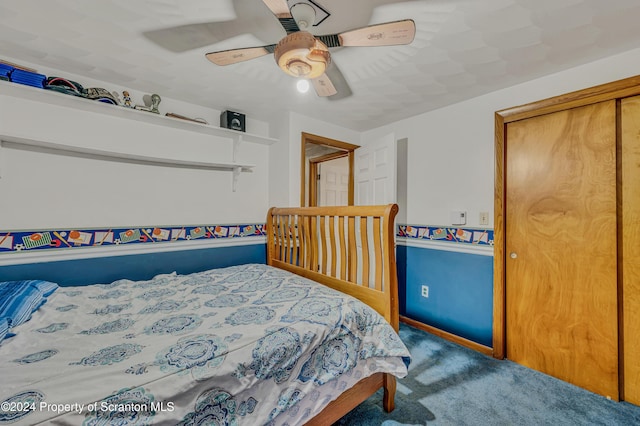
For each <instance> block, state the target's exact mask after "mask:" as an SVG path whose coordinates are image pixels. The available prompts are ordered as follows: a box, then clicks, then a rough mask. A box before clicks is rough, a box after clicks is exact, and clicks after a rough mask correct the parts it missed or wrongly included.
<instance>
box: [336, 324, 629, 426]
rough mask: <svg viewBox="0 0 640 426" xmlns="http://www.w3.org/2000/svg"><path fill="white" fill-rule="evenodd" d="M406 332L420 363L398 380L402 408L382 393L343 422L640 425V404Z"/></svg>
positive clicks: (402, 330) (406, 328)
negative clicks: (387, 403) (387, 406)
mask: <svg viewBox="0 0 640 426" xmlns="http://www.w3.org/2000/svg"><path fill="white" fill-rule="evenodd" d="M400 337H401V338H402V340H403V341H404V342H405V344H406V345H407V347H408V348H409V350H410V351H411V354H412V356H413V361H412V363H411V366H410V368H409V375H408V376H407V377H406V378H404V379H401V380H398V391H397V393H396V409H395V410H394V411H393V412H392V413H385V412H384V410H383V409H382V393H381V392H382V391H378V393H377V394H375V395H373V396H372V397H371V398H369V399H368V400H366V401H365V402H364V403H362V404H361V405H360V406H358V407H357V408H356V409H355V410H354V411H352V412H351V413H349V414H347V415H346V416H345V417H343V418H342V419H340V420H339V421H338V422H337V423H336V425H349V426H352V425H367V426H369V425H381V426H401V425H425V424H428V425H430V426H431V425H456V426H457V425H562V426H564V425H640V407H638V406H635V405H632V404H628V403H625V402H614V401H609V400H607V399H606V398H604V397H601V396H599V395H596V394H593V393H591V392H588V391H586V390H583V389H581V388H578V387H576V386H573V385H571V384H568V383H565V382H563V381H560V380H558V379H555V378H553V377H550V376H547V375H545V374H542V373H539V372H536V371H533V370H530V369H528V368H525V367H522V366H520V365H518V364H515V363H513V362H510V361H500V360H496V359H493V358H491V357H487V356H485V355H482V354H480V353H478V352H475V351H472V350H469V349H467V348H464V347H461V346H459V345H456V344H454V343H451V342H448V341H446V340H443V339H441V338H438V337H436V336H433V335H431V334H429V333H426V332H423V331H421V330H418V329H415V328H413V327H410V326H408V325H405V324H401V325H400Z"/></svg>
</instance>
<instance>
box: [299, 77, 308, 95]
mask: <svg viewBox="0 0 640 426" xmlns="http://www.w3.org/2000/svg"><path fill="white" fill-rule="evenodd" d="M309 87H310V84H309V80H305V79H300V80H298V82H297V83H296V88H297V89H298V92H300V93H307V92H308V91H309Z"/></svg>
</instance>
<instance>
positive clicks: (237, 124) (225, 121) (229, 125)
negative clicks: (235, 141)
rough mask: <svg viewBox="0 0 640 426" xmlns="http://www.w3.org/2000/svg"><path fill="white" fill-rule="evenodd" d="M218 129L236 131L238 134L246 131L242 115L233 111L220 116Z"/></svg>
mask: <svg viewBox="0 0 640 426" xmlns="http://www.w3.org/2000/svg"><path fill="white" fill-rule="evenodd" d="M220 127H224V128H225V129H232V130H238V131H240V132H244V131H246V130H245V129H246V128H245V124H244V114H240V113H239V112H233V111H224V112H223V113H222V114H220Z"/></svg>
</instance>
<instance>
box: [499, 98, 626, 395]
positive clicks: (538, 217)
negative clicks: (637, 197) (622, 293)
mask: <svg viewBox="0 0 640 426" xmlns="http://www.w3.org/2000/svg"><path fill="white" fill-rule="evenodd" d="M506 141H507V142H506V175H505V176H506V180H505V183H506V203H505V205H506V215H505V224H506V234H505V242H506V245H505V248H506V256H507V258H506V275H505V277H506V333H507V334H506V348H507V358H509V359H511V360H513V361H515V362H518V363H520V364H523V365H525V366H527V367H530V368H533V369H536V370H538V371H542V372H544V373H547V374H550V375H552V376H555V377H557V378H560V379H562V380H565V381H568V382H570V383H573V384H575V385H577V386H581V387H583V388H586V389H589V390H591V391H593V392H596V393H599V394H601V395H604V396H608V397H611V398H612V399H618V397H619V391H618V305H617V303H618V302H617V300H618V291H617V228H616V218H617V214H616V102H615V101H608V102H601V103H598V104H594V105H588V106H584V107H580V108H574V109H569V110H565V111H560V112H557V113H553V114H547V115H542V116H538V117H534V118H529V119H526V120H521V121H517V122H513V123H509V124H508V125H507V132H506Z"/></svg>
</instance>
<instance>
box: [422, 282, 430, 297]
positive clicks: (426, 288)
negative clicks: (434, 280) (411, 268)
mask: <svg viewBox="0 0 640 426" xmlns="http://www.w3.org/2000/svg"><path fill="white" fill-rule="evenodd" d="M422 297H429V286H428V285H423V286H422Z"/></svg>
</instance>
